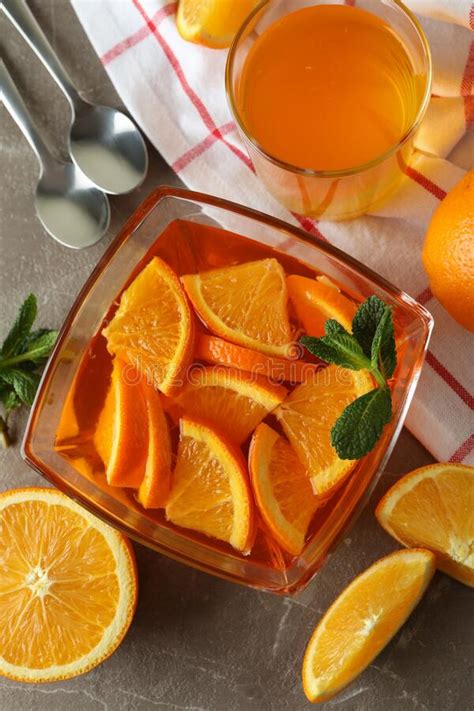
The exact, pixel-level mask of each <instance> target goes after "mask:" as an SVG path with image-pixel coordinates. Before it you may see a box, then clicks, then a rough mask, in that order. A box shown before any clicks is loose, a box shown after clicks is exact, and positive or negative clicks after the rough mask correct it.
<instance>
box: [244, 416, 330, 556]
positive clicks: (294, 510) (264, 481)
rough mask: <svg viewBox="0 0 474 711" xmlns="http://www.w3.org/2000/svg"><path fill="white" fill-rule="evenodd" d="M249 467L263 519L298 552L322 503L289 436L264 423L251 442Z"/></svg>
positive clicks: (278, 538) (282, 541) (286, 545)
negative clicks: (314, 491) (290, 443)
mask: <svg viewBox="0 0 474 711" xmlns="http://www.w3.org/2000/svg"><path fill="white" fill-rule="evenodd" d="M249 468H250V477H251V482H252V488H253V492H254V494H255V499H256V502H257V506H258V508H259V510H260V513H261V515H262V518H263V520H264V521H265V523H266V524H267V526H268V528H269V529H270V531H271V533H272V535H273V537H274V538H275V539H276V541H278V543H279V544H280V545H281V547H282V548H284V549H285V550H286V551H287V552H288V553H291V554H293V555H299V554H300V553H301V551H302V549H303V545H304V540H305V536H306V532H307V530H308V526H309V524H310V521H311V518H312V517H313V514H314V512H315V511H316V509H317V508H318V505H319V503H320V502H319V500H318V499H317V498H316V497H315V496H314V494H313V492H312V489H311V484H310V482H309V479H308V475H307V474H306V472H305V470H304V468H303V465H302V464H301V463H300V461H299V459H298V457H297V456H296V454H295V452H294V450H293V449H292V447H291V446H290V445H289V444H288V442H287V441H286V439H285V438H284V437H281V436H280V435H279V434H277V432H275V431H274V430H272V428H271V427H268V425H266V424H265V423H263V422H262V423H261V424H260V425H259V426H258V427H257V429H256V430H255V433H254V436H253V438H252V443H251V445H250V455H249Z"/></svg>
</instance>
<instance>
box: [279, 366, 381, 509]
mask: <svg viewBox="0 0 474 711" xmlns="http://www.w3.org/2000/svg"><path fill="white" fill-rule="evenodd" d="M372 387H373V386H372V380H371V377H370V375H369V374H368V373H366V372H365V371H362V370H357V371H356V370H348V369H346V368H342V367H340V366H336V365H329V366H328V367H327V368H323V369H322V370H318V371H317V372H316V373H315V375H314V376H313V377H310V378H308V380H306V381H305V382H304V383H301V384H300V385H297V386H296V388H295V389H294V390H293V391H292V392H291V393H290V394H289V395H288V397H287V398H286V400H284V402H283V403H282V404H281V405H280V407H279V408H278V409H277V410H276V411H275V415H276V416H277V418H278V420H279V422H280V424H281V426H282V428H283V431H284V432H285V434H286V436H287V437H288V439H289V440H290V443H291V445H292V446H293V448H294V450H295V452H296V454H297V455H298V458H299V460H300V461H301V463H302V464H303V466H304V467H305V469H306V471H307V472H308V476H309V477H310V479H311V483H312V486H313V491H314V493H315V494H317V495H318V496H321V497H327V496H329V495H331V494H332V493H333V491H334V490H335V489H336V488H337V487H338V486H340V484H341V483H342V482H343V481H344V479H345V478H346V477H347V476H348V475H349V474H350V472H351V471H352V469H353V468H354V466H355V461H352V460H348V459H339V457H338V455H337V453H336V450H335V449H334V447H333V446H332V445H331V429H332V427H333V425H334V423H335V422H336V420H337V419H338V417H339V416H340V415H341V414H342V411H343V410H344V408H345V407H346V406H347V405H349V403H350V402H352V401H353V400H355V399H356V398H358V397H360V395H364V394H365V393H366V392H368V391H369V390H371V389H372Z"/></svg>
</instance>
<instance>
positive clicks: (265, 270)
mask: <svg viewBox="0 0 474 711" xmlns="http://www.w3.org/2000/svg"><path fill="white" fill-rule="evenodd" d="M181 280H182V282H183V284H184V287H185V289H186V292H187V294H188V296H189V298H190V299H191V302H192V304H193V306H194V308H195V309H196V311H197V313H198V315H199V316H200V318H201V319H202V320H203V322H204V323H205V325H206V326H207V327H208V328H209V330H210V331H212V332H213V333H215V334H216V335H217V336H221V337H222V338H225V339H227V340H228V341H231V342H232V343H237V345H240V346H247V347H248V348H253V349H255V350H257V351H262V352H263V353H268V354H270V355H276V356H280V357H283V358H286V357H288V356H289V355H291V351H292V345H293V344H292V332H291V327H290V322H289V319H288V310H287V300H288V299H287V290H286V281H285V273H284V271H283V268H282V267H281V265H280V263H279V262H278V261H277V260H276V259H273V258H271V259H260V260H258V261H256V262H245V263H244V264H237V265H235V266H231V267H222V268H220V269H212V270H211V271H208V272H200V273H198V274H188V275H186V276H183V277H181Z"/></svg>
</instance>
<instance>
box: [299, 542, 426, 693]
mask: <svg viewBox="0 0 474 711" xmlns="http://www.w3.org/2000/svg"><path fill="white" fill-rule="evenodd" d="M435 570H436V559H435V557H434V555H433V554H432V553H430V551H425V550H421V549H418V550H417V549H413V550H409V551H395V553H392V554H391V555H388V556H386V557H385V558H382V559H381V560H378V561H377V562H376V563H374V564H373V565H371V566H370V568H368V569H367V570H366V571H365V572H364V573H362V574H361V575H359V576H358V577H357V578H355V580H353V581H352V583H350V585H348V587H347V588H346V589H345V590H344V591H343V592H342V593H341V594H340V595H339V597H338V598H337V599H336V600H335V601H334V602H333V604H332V605H331V607H330V608H329V610H328V611H327V612H326V614H325V615H324V617H323V618H322V620H321V621H320V622H319V624H318V626H317V627H316V629H315V631H314V632H313V635H312V637H311V639H310V641H309V643H308V646H307V648H306V653H305V655H304V660H303V670H302V676H303V688H304V692H305V694H306V696H307V697H308V699H309V700H310V701H312V702H313V703H319V702H323V701H328V699H331V698H332V697H333V696H335V695H336V694H338V693H339V692H340V691H341V690H342V689H344V687H346V686H347V685H348V684H349V683H350V682H351V681H353V679H355V678H356V677H357V676H358V675H359V674H360V673H361V672H362V671H363V670H364V669H365V668H366V667H367V666H368V665H369V664H370V663H371V662H372V660H373V659H375V657H376V656H377V654H379V652H381V651H382V649H383V648H384V647H385V645H386V644H387V643H388V642H389V641H390V640H391V639H392V637H393V636H394V635H395V634H396V633H397V632H398V630H399V629H400V627H401V626H402V625H403V623H404V622H405V621H406V620H407V618H408V617H409V615H410V614H411V612H412V611H413V609H414V608H415V607H416V605H417V604H418V602H419V601H420V599H421V597H422V596H423V593H424V592H425V590H426V588H427V587H428V585H429V583H430V581H431V578H432V577H433V575H434V573H435ZM394 591H395V594H394Z"/></svg>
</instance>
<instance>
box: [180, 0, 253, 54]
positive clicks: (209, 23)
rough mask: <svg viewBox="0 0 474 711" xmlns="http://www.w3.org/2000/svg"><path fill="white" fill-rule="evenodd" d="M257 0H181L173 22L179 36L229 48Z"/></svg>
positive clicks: (211, 45) (215, 46) (190, 40)
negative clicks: (230, 0) (236, 0)
mask: <svg viewBox="0 0 474 711" xmlns="http://www.w3.org/2000/svg"><path fill="white" fill-rule="evenodd" d="M258 3H259V0H239V1H238V2H229V0H180V2H179V5H178V12H177V15H176V25H177V28H178V32H179V34H180V35H181V37H182V38H183V39H185V40H188V42H196V43H198V44H203V45H205V46H206V47H214V48H222V47H230V45H231V42H232V40H233V38H234V36H235V34H236V32H237V30H238V29H239V27H240V25H241V24H242V23H243V21H244V20H245V18H246V17H247V15H248V14H249V13H250V11H251V10H253V8H254V7H256V6H257V5H258Z"/></svg>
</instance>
